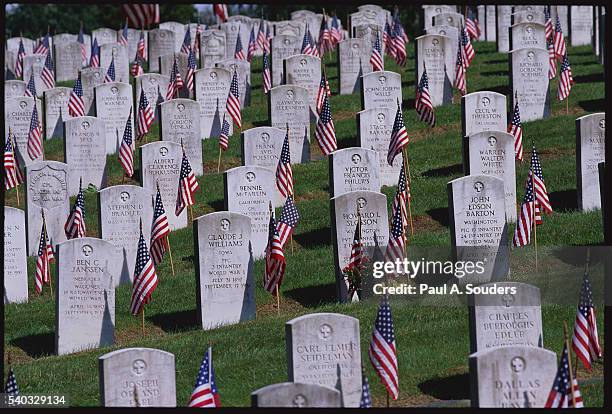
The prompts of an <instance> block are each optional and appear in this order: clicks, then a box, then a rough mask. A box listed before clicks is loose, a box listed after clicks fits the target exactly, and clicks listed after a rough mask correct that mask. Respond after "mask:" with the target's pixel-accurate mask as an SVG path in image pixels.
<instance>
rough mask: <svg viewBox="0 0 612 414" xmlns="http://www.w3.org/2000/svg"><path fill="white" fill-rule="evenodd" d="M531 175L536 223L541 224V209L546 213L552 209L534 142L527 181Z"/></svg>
mask: <svg viewBox="0 0 612 414" xmlns="http://www.w3.org/2000/svg"><path fill="white" fill-rule="evenodd" d="M532 175H533V191H534V193H535V201H536V211H535V212H536V214H535V216H536V224H542V216H541V215H540V213H541V210H544V213H546V214H550V213H552V211H553V209H552V206H551V205H550V200H549V198H548V191H547V190H546V185H545V184H544V176H543V175H542V164H541V163H540V157H539V156H538V153H537V151H536V148H535V145H534V144H532V146H531V168H530V169H529V173H528V175H527V179H528V180H529V181H531V177H532Z"/></svg>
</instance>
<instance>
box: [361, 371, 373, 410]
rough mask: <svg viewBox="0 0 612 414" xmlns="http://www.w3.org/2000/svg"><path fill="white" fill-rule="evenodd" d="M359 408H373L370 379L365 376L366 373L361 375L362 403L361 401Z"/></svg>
mask: <svg viewBox="0 0 612 414" xmlns="http://www.w3.org/2000/svg"><path fill="white" fill-rule="evenodd" d="M359 408H372V396H371V394H370V384H369V383H368V377H366V376H365V373H362V374H361V401H359Z"/></svg>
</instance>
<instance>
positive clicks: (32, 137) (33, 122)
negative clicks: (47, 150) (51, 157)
mask: <svg viewBox="0 0 612 414" xmlns="http://www.w3.org/2000/svg"><path fill="white" fill-rule="evenodd" d="M27 147H28V155H29V156H30V159H31V160H35V159H37V158H39V157H42V156H43V153H44V151H43V143H42V126H41V125H40V122H39V120H38V109H36V102H34V105H33V106H32V117H31V118H30V132H29V133H28V144H27Z"/></svg>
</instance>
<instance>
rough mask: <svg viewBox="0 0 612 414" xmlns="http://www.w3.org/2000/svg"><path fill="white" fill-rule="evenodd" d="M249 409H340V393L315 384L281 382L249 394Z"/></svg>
mask: <svg viewBox="0 0 612 414" xmlns="http://www.w3.org/2000/svg"><path fill="white" fill-rule="evenodd" d="M251 407H287V408H289V407H291V408H329V407H342V397H341V395H340V391H338V390H336V389H333V388H330V387H325V386H323V385H316V384H302V383H296V382H281V383H279V384H272V385H267V386H265V387H263V388H260V389H258V390H255V391H253V392H252V393H251Z"/></svg>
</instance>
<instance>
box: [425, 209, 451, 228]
mask: <svg viewBox="0 0 612 414" xmlns="http://www.w3.org/2000/svg"><path fill="white" fill-rule="evenodd" d="M426 213H427V214H429V217H431V218H432V220H435V221H437V222H438V223H440V225H442V226H444V227H448V226H449V225H450V221H449V218H448V207H438V208H432V209H430V210H427V211H426Z"/></svg>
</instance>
